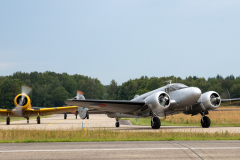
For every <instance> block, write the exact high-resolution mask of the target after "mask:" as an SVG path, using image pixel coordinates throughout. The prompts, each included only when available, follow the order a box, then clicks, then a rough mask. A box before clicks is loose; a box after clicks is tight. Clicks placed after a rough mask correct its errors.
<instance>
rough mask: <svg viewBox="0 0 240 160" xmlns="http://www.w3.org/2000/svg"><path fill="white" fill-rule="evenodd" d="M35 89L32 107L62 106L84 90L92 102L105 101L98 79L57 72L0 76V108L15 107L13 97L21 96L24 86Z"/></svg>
mask: <svg viewBox="0 0 240 160" xmlns="http://www.w3.org/2000/svg"><path fill="white" fill-rule="evenodd" d="M22 85H26V86H29V87H31V88H32V92H31V93H30V94H29V97H30V98H31V100H32V103H31V104H32V106H38V107H54V106H55V107H56V106H63V105H64V101H65V100H66V99H69V98H73V97H75V96H76V93H77V91H78V90H81V91H84V96H85V97H88V98H89V99H104V97H103V95H104V86H103V85H102V84H101V82H100V81H99V80H98V79H97V78H91V77H87V76H83V75H78V74H75V75H68V74H67V73H62V74H59V73H55V72H49V71H47V72H44V73H39V72H31V73H23V72H16V73H14V74H13V75H10V76H1V77H0V95H1V99H0V108H13V107H14V102H13V100H14V98H15V96H16V95H18V94H20V93H21V86H22Z"/></svg>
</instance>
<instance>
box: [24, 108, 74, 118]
mask: <svg viewBox="0 0 240 160" xmlns="http://www.w3.org/2000/svg"><path fill="white" fill-rule="evenodd" d="M77 108H78V106H67V107H52V108H40V109H29V110H25V111H24V112H23V115H24V116H38V115H39V116H44V115H51V114H57V113H65V112H70V111H76V110H77Z"/></svg>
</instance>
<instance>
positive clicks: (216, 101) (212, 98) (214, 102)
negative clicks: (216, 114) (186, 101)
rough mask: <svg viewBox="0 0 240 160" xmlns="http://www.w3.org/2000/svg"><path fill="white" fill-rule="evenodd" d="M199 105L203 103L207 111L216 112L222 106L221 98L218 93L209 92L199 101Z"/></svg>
mask: <svg viewBox="0 0 240 160" xmlns="http://www.w3.org/2000/svg"><path fill="white" fill-rule="evenodd" d="M198 103H200V104H201V103H202V105H203V107H204V108H205V109H206V110H214V109H216V108H218V107H219V106H220V104H221V97H220V96H219V94H218V93H217V92H214V91H209V92H206V93H203V94H202V95H201V97H200V98H199V100H198Z"/></svg>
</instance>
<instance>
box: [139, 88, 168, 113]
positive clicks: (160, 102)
mask: <svg viewBox="0 0 240 160" xmlns="http://www.w3.org/2000/svg"><path fill="white" fill-rule="evenodd" d="M144 101H145V102H146V105H147V106H148V107H149V108H151V109H152V110H153V111H155V112H157V113H162V112H163V111H164V110H166V109H167V108H168V107H169V106H170V96H169V95H168V94H167V93H166V92H163V91H159V92H155V93H153V94H151V95H150V96H148V97H146V98H145V99H144Z"/></svg>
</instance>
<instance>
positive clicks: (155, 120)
mask: <svg viewBox="0 0 240 160" xmlns="http://www.w3.org/2000/svg"><path fill="white" fill-rule="evenodd" d="M151 126H152V129H159V128H160V126H161V121H160V119H159V118H157V117H153V119H152V121H151Z"/></svg>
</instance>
